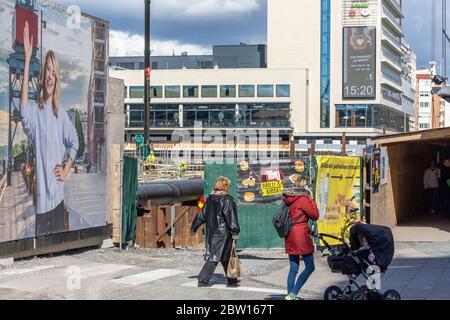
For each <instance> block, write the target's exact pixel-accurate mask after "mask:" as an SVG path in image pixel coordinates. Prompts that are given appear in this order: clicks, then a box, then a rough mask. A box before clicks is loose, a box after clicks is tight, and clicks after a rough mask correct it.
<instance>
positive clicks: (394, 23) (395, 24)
mask: <svg viewBox="0 0 450 320" xmlns="http://www.w3.org/2000/svg"><path fill="white" fill-rule="evenodd" d="M382 18H383V20H384V21H386V22H388V23H389V25H390V26H391V27H392V28H393V29H394V30H395V31H397V33H398V34H399V35H400V36H402V35H403V33H402V26H401V24H400V19H399V18H396V17H394V15H393V14H392V13H391V12H390V11H389V10H387V9H386V8H383V16H382Z"/></svg>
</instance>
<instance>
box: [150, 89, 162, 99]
mask: <svg viewBox="0 0 450 320" xmlns="http://www.w3.org/2000/svg"><path fill="white" fill-rule="evenodd" d="M150 97H151V98H162V87H161V86H155V87H150Z"/></svg>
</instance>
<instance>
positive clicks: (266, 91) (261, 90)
mask: <svg viewBox="0 0 450 320" xmlns="http://www.w3.org/2000/svg"><path fill="white" fill-rule="evenodd" d="M258 97H273V85H271V84H261V85H258Z"/></svg>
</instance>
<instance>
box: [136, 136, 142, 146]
mask: <svg viewBox="0 0 450 320" xmlns="http://www.w3.org/2000/svg"><path fill="white" fill-rule="evenodd" d="M135 140H136V144H139V145H141V144H143V143H144V136H143V135H140V134H138V135H136V138H135Z"/></svg>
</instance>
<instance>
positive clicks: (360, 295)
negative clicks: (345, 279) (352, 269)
mask: <svg viewBox="0 0 450 320" xmlns="http://www.w3.org/2000/svg"><path fill="white" fill-rule="evenodd" d="M350 300H368V298H367V294H365V293H364V292H363V291H361V290H357V291H354V292H352V294H351V296H350Z"/></svg>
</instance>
